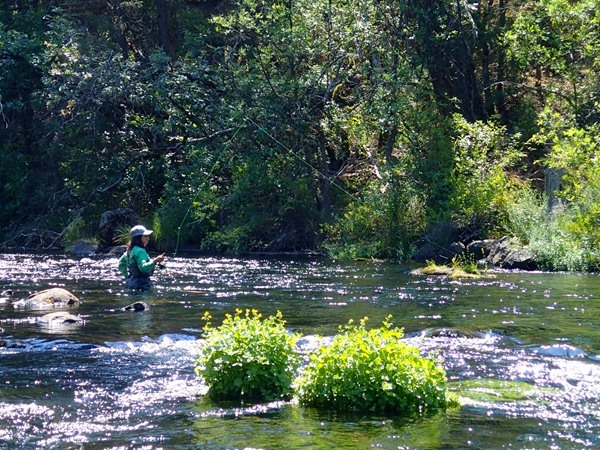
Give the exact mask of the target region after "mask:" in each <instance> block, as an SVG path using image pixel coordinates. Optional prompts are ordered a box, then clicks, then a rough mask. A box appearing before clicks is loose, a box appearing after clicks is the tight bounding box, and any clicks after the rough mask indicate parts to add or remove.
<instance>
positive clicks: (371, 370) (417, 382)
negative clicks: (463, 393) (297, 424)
mask: <svg viewBox="0 0 600 450" xmlns="http://www.w3.org/2000/svg"><path fill="white" fill-rule="evenodd" d="M366 321H367V318H365V319H363V320H361V321H360V324H359V325H358V326H356V325H353V324H352V322H350V323H349V324H348V325H346V326H345V327H342V328H341V329H340V334H338V335H337V336H335V337H334V339H333V342H332V344H331V345H328V346H323V347H320V348H318V349H317V350H316V351H315V352H314V353H313V354H312V355H311V358H310V362H309V363H308V365H307V367H306V368H305V369H304V370H303V371H302V373H301V374H300V376H299V377H298V378H297V379H296V381H295V382H294V385H295V388H296V396H297V397H298V400H299V402H300V403H301V404H304V405H307V406H314V407H318V408H327V409H335V410H357V411H358V410H366V411H375V412H393V413H399V414H406V415H412V414H422V413H425V412H431V411H435V410H438V409H440V408H444V407H446V406H448V405H449V403H450V402H451V401H450V399H449V397H448V395H447V392H446V373H445V371H444V369H443V368H441V367H440V366H439V365H437V364H436V362H435V361H434V360H433V359H431V358H427V357H424V356H422V355H421V353H420V351H419V350H418V349H417V348H416V347H413V346H410V345H407V344H405V343H404V342H401V340H400V339H401V338H402V336H403V334H404V333H403V330H402V329H399V328H392V324H391V322H390V317H388V318H387V319H386V320H384V322H383V325H382V327H380V328H374V329H371V330H367V328H366V325H365V324H366Z"/></svg>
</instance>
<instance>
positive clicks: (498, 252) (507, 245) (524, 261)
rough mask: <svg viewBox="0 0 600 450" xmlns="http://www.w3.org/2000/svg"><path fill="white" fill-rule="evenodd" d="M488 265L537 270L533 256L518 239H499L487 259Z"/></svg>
mask: <svg viewBox="0 0 600 450" xmlns="http://www.w3.org/2000/svg"><path fill="white" fill-rule="evenodd" d="M486 261H487V263H488V264H491V265H493V266H496V267H502V268H506V269H523V270H533V269H535V268H536V264H535V261H534V259H533V254H532V253H531V252H529V251H528V250H527V248H526V247H524V246H523V245H521V244H520V243H519V241H518V239H516V238H514V237H508V236H505V237H503V238H501V239H498V240H497V241H496V243H495V244H494V245H493V246H492V248H491V251H490V253H489V255H488V256H487V258H486Z"/></svg>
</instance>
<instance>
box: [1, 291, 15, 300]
mask: <svg viewBox="0 0 600 450" xmlns="http://www.w3.org/2000/svg"><path fill="white" fill-rule="evenodd" d="M12 295H13V291H11V290H10V289H9V290H6V291H2V292H0V303H6V302H8V301H10V299H11V297H12Z"/></svg>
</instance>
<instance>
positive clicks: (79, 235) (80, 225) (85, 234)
mask: <svg viewBox="0 0 600 450" xmlns="http://www.w3.org/2000/svg"><path fill="white" fill-rule="evenodd" d="M79 240H85V241H88V242H92V243H97V241H98V238H97V237H96V236H95V235H94V232H93V231H92V230H90V227H89V225H88V222H86V221H85V220H83V218H82V217H75V218H74V219H73V220H72V221H71V222H70V223H69V224H68V225H67V227H66V228H65V229H64V230H63V235H62V239H61V245H62V246H63V248H68V247H70V246H71V244H73V243H74V242H75V241H79Z"/></svg>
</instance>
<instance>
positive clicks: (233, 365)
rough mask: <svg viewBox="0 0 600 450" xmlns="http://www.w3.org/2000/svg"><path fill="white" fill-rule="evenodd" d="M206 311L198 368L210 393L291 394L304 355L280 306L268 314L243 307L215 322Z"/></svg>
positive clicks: (240, 396)
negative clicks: (203, 339) (219, 322)
mask: <svg viewBox="0 0 600 450" xmlns="http://www.w3.org/2000/svg"><path fill="white" fill-rule="evenodd" d="M210 319H211V317H210V314H209V313H205V314H204V320H206V325H205V327H204V331H205V333H206V341H205V345H204V346H203V347H202V348H201V351H200V356H199V357H198V360H197V361H196V368H195V371H196V373H197V374H198V375H199V376H200V377H202V379H203V380H204V382H205V383H206V384H207V385H208V387H209V391H208V393H209V396H211V397H212V398H217V399H228V400H281V399H286V398H290V397H291V394H292V390H291V385H292V380H293V378H294V376H295V375H296V370H297V368H298V366H299V364H300V357H299V356H298V355H297V354H296V353H295V351H294V345H295V343H296V341H297V339H298V335H295V334H290V333H289V332H288V331H287V330H286V329H285V326H284V323H285V322H284V321H283V318H282V315H281V313H280V312H277V314H276V315H275V316H270V317H269V318H267V319H263V318H262V315H261V314H260V313H259V312H258V311H256V310H249V309H247V310H246V311H245V312H243V311H242V310H240V309H238V310H236V312H235V314H234V315H231V314H227V315H226V316H225V319H224V320H223V323H222V324H221V325H220V326H218V327H213V326H212V325H211V323H210Z"/></svg>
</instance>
